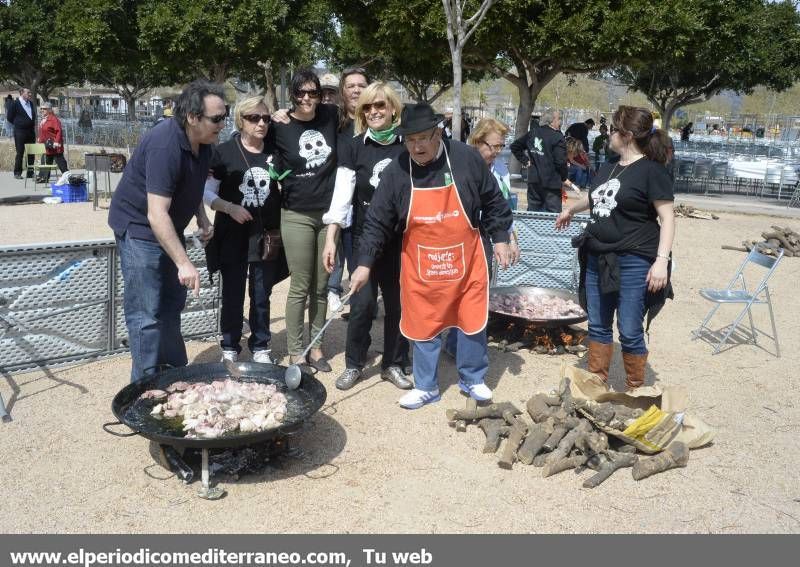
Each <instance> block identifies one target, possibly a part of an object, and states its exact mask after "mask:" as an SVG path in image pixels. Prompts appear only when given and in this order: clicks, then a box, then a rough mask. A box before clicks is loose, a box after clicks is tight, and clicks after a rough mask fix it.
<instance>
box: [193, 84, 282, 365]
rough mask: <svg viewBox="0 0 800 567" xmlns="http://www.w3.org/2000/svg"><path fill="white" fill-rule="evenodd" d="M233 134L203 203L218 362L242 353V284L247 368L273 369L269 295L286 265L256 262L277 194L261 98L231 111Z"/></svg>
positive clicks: (273, 219)
mask: <svg viewBox="0 0 800 567" xmlns="http://www.w3.org/2000/svg"><path fill="white" fill-rule="evenodd" d="M233 117H234V123H235V125H236V129H237V130H238V134H234V135H233V136H232V137H231V139H230V140H228V141H227V142H225V143H222V144H220V145H219V146H217V147H216V149H215V151H214V156H213V157H212V159H211V173H210V175H209V177H208V180H207V181H206V187H205V194H204V196H203V200H204V201H205V203H206V205H208V206H210V207H211V208H212V209H213V210H214V211H216V215H215V217H214V238H213V239H212V240H211V242H209V244H208V246H207V247H206V259H207V261H208V271H209V273H214V272H216V271H217V269H219V270H220V274H221V276H222V309H221V311H222V312H221V321H220V327H221V330H222V340H221V346H222V359H223V360H230V361H232V362H236V361H237V360H239V354H240V353H241V350H242V347H241V346H240V345H239V342H240V340H241V338H242V323H243V319H244V317H243V308H244V291H245V284H247V283H248V281H249V289H250V316H249V319H248V321H249V323H250V338H249V339H248V346H249V348H250V352H251V353H253V361H254V362H261V363H268V364H270V363H272V362H273V358H272V355H271V351H270V348H269V344H270V339H271V337H272V335H271V334H270V330H269V321H270V301H269V300H270V295H271V293H272V287H273V286H274V285H275V284H276V283H278V282H279V281H281V280H283V279H285V278H286V276H287V275H288V271H287V268H286V257H285V256H284V255H283V254H282V253H278V255H277V257H276V258H275V259H272V260H269V261H266V260H263V259H262V252H263V250H261V249H260V248H261V247H262V246H263V242H262V234H263V233H264V230H273V231H274V230H276V229H279V228H280V222H281V219H280V190H279V188H278V184H277V182H276V181H275V180H274V179H273V178H276V177H278V176H277V175H276V173H275V171H274V168H273V165H272V161H273V157H272V155H271V153H272V152H271V150H270V148H269V147H268V146H267V145H266V144H265V143H264V138H265V136H266V135H267V131H268V130H269V110H268V109H267V105H266V104H265V103H264V99H262V98H260V97H252V98H247V99H245V100H243V101H241V102H240V103H239V104H237V105H236V109H235V110H234V114H233Z"/></svg>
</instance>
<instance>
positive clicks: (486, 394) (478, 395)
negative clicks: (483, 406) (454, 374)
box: [458, 380, 492, 402]
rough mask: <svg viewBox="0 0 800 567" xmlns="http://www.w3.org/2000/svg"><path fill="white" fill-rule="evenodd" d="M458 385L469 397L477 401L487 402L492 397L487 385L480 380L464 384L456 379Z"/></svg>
mask: <svg viewBox="0 0 800 567" xmlns="http://www.w3.org/2000/svg"><path fill="white" fill-rule="evenodd" d="M458 387H459V388H461V391H462V392H464V393H465V394H469V397H470V398H472V399H473V400H477V401H479V402H487V401H489V400H491V399H492V391H491V390H490V389H489V386H487V385H486V384H484V383H483V382H481V383H480V384H470V385H468V384H465V383H464V382H462V381H461V380H459V381H458Z"/></svg>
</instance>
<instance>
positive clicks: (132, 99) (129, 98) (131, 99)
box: [122, 92, 136, 122]
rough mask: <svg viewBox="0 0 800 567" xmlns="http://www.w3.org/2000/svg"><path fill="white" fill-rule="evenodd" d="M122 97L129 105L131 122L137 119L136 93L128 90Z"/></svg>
mask: <svg viewBox="0 0 800 567" xmlns="http://www.w3.org/2000/svg"><path fill="white" fill-rule="evenodd" d="M122 98H123V99H125V104H127V105H128V120H130V121H131V122H135V121H136V94H135V93H131V92H126V93H125V94H123V95H122Z"/></svg>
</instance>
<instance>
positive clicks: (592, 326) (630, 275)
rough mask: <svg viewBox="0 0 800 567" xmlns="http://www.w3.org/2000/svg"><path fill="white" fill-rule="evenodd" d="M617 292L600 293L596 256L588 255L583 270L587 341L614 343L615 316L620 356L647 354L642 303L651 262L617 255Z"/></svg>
mask: <svg viewBox="0 0 800 567" xmlns="http://www.w3.org/2000/svg"><path fill="white" fill-rule="evenodd" d="M618 258H619V268H620V286H619V292H616V293H600V284H599V278H598V274H597V256H595V255H593V254H589V260H588V263H587V266H586V302H587V307H588V312H589V313H588V314H589V339H590V340H593V341H596V342H598V343H603V344H611V343H613V342H614V334H613V331H612V325H613V324H614V310H616V312H617V329H618V330H619V342H620V345H621V346H622V352H627V353H630V354H647V345H645V342H644V302H645V298H646V296H647V272H648V271H650V265H651V263H652V262H651V260H649V259H648V258H645V257H644V256H638V255H636V254H620V255H619V256H618Z"/></svg>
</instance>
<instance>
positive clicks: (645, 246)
mask: <svg viewBox="0 0 800 567" xmlns="http://www.w3.org/2000/svg"><path fill="white" fill-rule="evenodd" d="M674 199H675V197H674V194H673V190H672V180H671V179H670V177H669V174H668V173H667V169H666V168H665V167H664V166H663V165H661V164H660V163H658V162H654V161H651V160H649V159H647V158H640V159H638V160H636V161H634V162H633V163H631V164H629V165H627V166H624V167H623V166H620V165H619V164H610V163H606V164H604V165H603V166H601V167H600V171H598V172H597V175H596V176H595V178H594V181H593V182H592V186H591V189H590V192H589V203H590V205H591V211H590V212H591V217H592V218H591V220H590V222H589V226H588V227H587V230H588V231H589V233H590V234H592V235H593V236H594V237H595V238H596V239H597V240H598V241H600V242H602V243H603V244H615V243H617V242H622V241H624V240H626V239H628V238H629V237H631V236H632V235H633V234H634V233H637V232H639V231H641V236H642V239H641V243H640V244H639V245H638V246H637V247H636V252H637V253H640V254H641V255H644V256H648V257H655V256H656V254H657V253H658V239H659V234H660V229H659V224H658V214H657V213H656V209H655V207H654V206H653V203H654V202H655V201H673V200H674ZM636 241H637V242H639V241H640V238H639V237H638V236H637V238H636Z"/></svg>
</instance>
